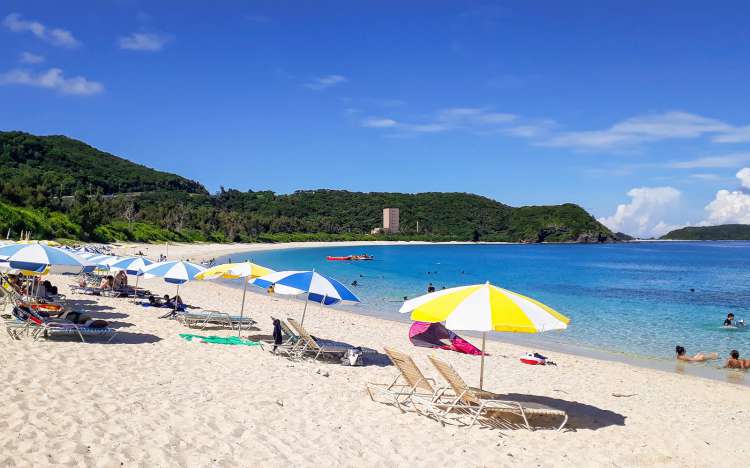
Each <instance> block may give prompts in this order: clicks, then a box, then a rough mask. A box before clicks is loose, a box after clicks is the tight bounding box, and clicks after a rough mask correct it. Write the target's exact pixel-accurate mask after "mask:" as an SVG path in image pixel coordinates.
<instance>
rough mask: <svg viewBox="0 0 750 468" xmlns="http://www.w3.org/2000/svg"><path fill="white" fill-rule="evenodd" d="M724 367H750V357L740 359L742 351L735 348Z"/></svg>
mask: <svg viewBox="0 0 750 468" xmlns="http://www.w3.org/2000/svg"><path fill="white" fill-rule="evenodd" d="M724 367H725V368H727V369H750V359H740V352H739V351H737V350H736V349H733V350H732V352H731V353H729V359H727V362H726V364H724Z"/></svg>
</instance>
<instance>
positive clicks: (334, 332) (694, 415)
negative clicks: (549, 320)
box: [0, 245, 750, 467]
mask: <svg viewBox="0 0 750 468" xmlns="http://www.w3.org/2000/svg"><path fill="white" fill-rule="evenodd" d="M245 247H246V246H233V247H226V246H224V247H222V246H218V248H217V246H211V245H204V246H198V247H196V246H191V247H187V248H183V251H182V253H184V254H186V255H190V256H191V257H196V256H197V257H200V256H201V255H203V254H207V253H215V252H217V251H221V252H231V251H238V250H237V249H240V250H245ZM212 249H213V250H212ZM232 249H234V250H232ZM173 251H174V252H176V251H175V250H174V247H173V246H171V247H170V252H173ZM49 279H50V281H51V282H52V283H53V284H55V285H56V286H58V287H59V288H60V292H61V293H62V294H65V295H66V296H67V298H66V305H67V306H68V307H69V308H71V309H73V310H79V311H82V312H84V313H85V314H86V315H89V316H91V317H92V318H96V319H100V320H105V321H107V322H108V324H109V325H110V326H111V327H112V328H114V329H116V330H117V335H115V337H114V338H113V339H112V341H111V342H109V343H102V342H101V341H98V340H94V339H89V340H87V342H86V343H81V342H80V340H78V341H76V340H74V339H55V340H53V339H49V340H44V339H40V340H39V341H34V340H33V339H31V338H30V337H25V338H23V339H21V340H11V339H10V338H8V337H6V339H4V340H0V379H2V381H4V382H5V383H6V393H7V398H6V400H7V401H6V404H4V405H2V406H0V424H2V426H1V427H0V435H1V436H3V440H5V441H6V442H5V444H4V445H3V450H0V466H5V465H9V466H14V465H18V466H59V465H65V466H187V467H193V466H245V465H248V464H252V465H258V466H271V467H275V466H317V465H321V464H326V465H328V464H335V465H339V466H352V464H353V463H354V462H353V461H352V460H355V461H356V464H358V465H361V466H437V465H445V464H457V463H460V464H462V465H464V466H467V467H474V466H476V467H489V466H492V467H502V466H540V467H552V466H560V467H568V466H571V467H578V466H582V465H586V466H675V467H683V466H694V467H711V466H716V463H717V456H718V455H717V450H720V447H724V446H725V444H726V440H727V439H726V437H727V434H731V437H733V438H736V439H737V440H746V439H747V438H749V437H750V409H748V408H747V402H748V401H749V400H750V388H748V387H747V386H744V385H735V384H731V383H729V384H728V383H726V382H721V381H717V380H711V379H705V378H696V377H695V376H692V375H680V374H678V373H675V372H661V371H657V370H653V369H648V368H642V367H637V366H634V365H630V364H625V363H621V362H611V361H605V360H601V359H593V358H590V357H584V356H580V355H576V354H568V353H566V352H562V351H561V352H555V353H554V354H550V356H551V357H552V358H553V360H554V361H555V362H556V363H557V366H529V365H524V364H522V363H520V362H519V359H518V358H519V356H520V354H521V353H523V352H525V351H528V347H527V346H526V345H517V344H512V343H505V342H501V341H496V340H488V341H487V347H486V350H487V352H488V353H489V357H488V358H486V359H485V360H484V388H485V389H487V390H489V391H494V392H497V393H498V394H500V396H501V398H502V396H504V395H507V396H508V397H509V398H524V399H526V398H528V399H531V401H538V402H541V403H544V404H547V405H548V406H552V407H554V408H558V409H562V410H564V411H566V412H567V414H568V415H569V417H570V418H569V420H568V424H567V426H566V429H564V430H563V431H560V432H556V431H554V430H544V429H545V428H550V427H557V425H558V424H559V420H558V419H554V418H545V417H532V420H531V423H532V424H533V425H535V426H537V427H539V430H535V431H528V430H525V429H521V428H519V427H503V428H494V429H488V428H486V427H473V428H467V427H462V426H454V425H450V424H449V425H446V426H442V425H441V424H440V423H438V422H436V421H435V420H432V419H430V418H428V417H424V416H420V415H418V414H415V413H414V412H413V411H407V412H406V413H402V412H401V411H399V409H397V408H396V407H394V406H391V405H386V404H382V403H383V402H384V401H386V399H385V398H382V397H379V398H378V397H377V395H376V400H377V401H375V402H373V401H371V399H370V396H369V395H368V392H367V390H366V388H367V385H368V383H386V384H388V383H390V382H392V381H393V379H394V377H395V374H396V373H397V371H396V369H395V368H394V366H392V365H390V363H389V362H388V359H387V358H386V356H385V355H384V354H382V352H383V347H384V346H389V347H392V348H394V349H397V350H400V351H402V352H406V353H407V354H409V355H410V356H411V357H412V358H413V359H414V361H415V363H416V365H417V366H418V367H419V368H420V370H421V371H422V372H423V373H424V375H425V377H427V378H434V379H435V386H444V385H445V384H446V382H445V381H444V379H442V378H441V376H440V374H439V373H438V372H437V370H436V368H435V367H434V366H433V365H432V364H431V363H430V361H429V359H428V357H429V356H437V357H439V358H441V359H443V360H445V361H446V362H448V363H450V365H451V366H452V367H454V368H455V369H456V371H457V372H458V373H459V374H460V375H461V376H462V378H463V379H464V380H465V381H466V382H467V383H468V384H469V385H476V384H477V383H478V382H479V380H480V378H479V377H480V359H479V357H478V356H469V355H464V354H459V353H454V352H450V351H443V350H437V349H430V348H421V347H415V346H413V344H412V343H411V342H410V341H409V337H408V332H407V330H408V323H407V322H404V323H399V322H396V321H390V320H386V319H383V318H380V317H373V316H369V315H366V314H364V313H358V312H351V311H348V310H332V308H325V307H321V306H319V305H317V304H314V303H312V304H311V305H309V306H308V307H307V314H306V319H305V323H304V326H305V328H306V329H307V331H308V332H310V333H311V334H313V335H314V336H318V337H320V338H325V339H330V340H334V341H339V342H345V343H349V344H351V345H354V346H363V347H368V348H371V349H373V350H377V351H379V353H380V354H378V355H376V356H370V358H369V362H367V365H366V366H363V367H351V366H342V365H340V364H339V363H338V362H336V361H334V362H330V361H329V362H321V361H310V360H304V361H290V360H288V359H286V358H284V357H282V356H276V355H273V354H272V353H271V352H270V349H269V348H268V347H265V348H264V349H261V348H260V347H258V346H227V345H220V344H204V343H200V342H197V341H196V340H193V341H191V342H189V341H186V340H184V339H183V338H182V337H181V334H186V333H187V334H197V335H216V336H220V337H229V336H237V330H229V329H226V328H221V327H209V328H206V329H205V330H201V329H200V328H193V329H190V328H186V327H185V326H183V325H182V324H180V323H179V322H177V321H175V320H169V319H160V318H159V317H160V316H162V315H163V313H164V310H163V309H155V308H153V307H143V306H141V305H138V304H135V303H133V302H131V301H130V300H128V299H124V298H111V297H94V296H86V295H82V294H75V293H73V292H72V291H71V289H70V284H71V283H73V282H74V277H73V276H70V275H67V276H65V275H49ZM226 283H227V282H225V281H216V282H214V281H193V282H189V283H187V284H185V285H183V287H181V288H180V290H179V292H180V295H181V296H182V298H183V299H184V301H185V302H186V303H187V304H192V305H193V306H196V307H197V308H198V309H203V310H217V311H222V312H226V313H230V314H233V315H234V314H238V313H239V309H240V303H241V301H242V295H243V294H242V289H241V288H238V287H228V285H227V284H226ZM139 285H140V286H141V287H143V288H147V289H149V290H151V291H153V293H154V294H156V295H163V294H170V295H172V294H174V293H175V290H176V285H174V284H169V283H166V282H164V281H163V280H162V279H160V278H149V279H141V281H140V283H139ZM247 298H248V301H247V302H246V307H245V314H246V316H250V317H253V318H254V319H255V320H256V321H257V324H256V326H255V327H254V328H252V329H248V330H245V331H243V336H248V337H250V338H251V339H254V340H260V339H263V337H265V338H266V339H267V338H268V337H269V335H270V333H271V329H272V324H271V317H272V316H273V317H277V318H281V319H286V318H288V317H293V318H297V319H299V317H300V316H301V314H302V307H303V304H302V302H301V301H299V300H295V299H290V298H286V297H282V296H273V295H271V296H269V295H267V294H262V293H257V294H251V295H248V297H247ZM6 313H7V312H6ZM468 339H469V340H472V341H473V342H476V341H475V340H473V338H468ZM535 348H536V345H535ZM542 348H544V349H551V348H550V347H548V346H539V350H540V351H542ZM675 428H679V434H678V435H676V436H672V437H669V436H665V434H675ZM39 447H42V449H41V451H40V449H39ZM720 456H721V464H722V466H727V467H735V466H736V467H744V466H746V465H747V460H748V457H750V448H747V447H746V446H744V445H743V444H739V445H737V446H736V447H733V448H732V450H722V451H721V454H720Z"/></svg>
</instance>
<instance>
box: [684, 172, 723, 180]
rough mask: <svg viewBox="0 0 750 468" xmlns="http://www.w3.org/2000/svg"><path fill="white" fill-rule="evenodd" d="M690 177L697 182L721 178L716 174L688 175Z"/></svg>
mask: <svg viewBox="0 0 750 468" xmlns="http://www.w3.org/2000/svg"><path fill="white" fill-rule="evenodd" d="M690 177H691V178H693V179H699V180H721V176H720V175H718V174H706V173H696V174H690Z"/></svg>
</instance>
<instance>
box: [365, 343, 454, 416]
mask: <svg viewBox="0 0 750 468" xmlns="http://www.w3.org/2000/svg"><path fill="white" fill-rule="evenodd" d="M384 349H385V354H387V355H388V358H389V359H390V360H391V362H392V363H393V365H394V366H396V369H398V374H397V375H396V378H395V379H393V382H391V383H390V384H378V383H368V384H367V393H369V394H370V399H371V400H372V401H377V400H376V399H375V396H374V393H380V394H382V395H384V396H385V397H387V398H388V400H389V401H388V403H391V404H393V405H394V406H396V407H397V408H398V409H399V410H401V412H402V413H405V412H406V410H405V408H406V407H407V405H411V406H412V408H414V410H416V411H417V412H418V413H420V414H421V413H422V412H423V411H426V412H427V413H429V414H430V415H432V416H437V415H438V414H439V413H440V412H441V411H440V408H439V407H438V406H436V405H437V403H438V402H439V401H440V399H441V397H442V396H443V394H444V393H445V390H446V388H438V387H436V386H435V380H434V379H431V378H429V377H425V376H424V374H423V373H422V371H421V370H420V369H419V367H418V366H417V364H416V363H415V362H414V360H413V359H412V358H411V356H409V355H408V354H405V353H402V352H400V351H396V350H395V349H392V348H388V347H385V348H384ZM400 381H401V382H400Z"/></svg>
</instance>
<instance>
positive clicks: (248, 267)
mask: <svg viewBox="0 0 750 468" xmlns="http://www.w3.org/2000/svg"><path fill="white" fill-rule="evenodd" d="M271 273H274V271H273V270H271V269H270V268H266V267H264V266H261V265H258V264H256V263H252V262H241V263H224V264H222V265H217V266H215V267H212V268H209V269H208V270H206V271H203V272H201V273H198V274H197V275H195V279H197V280H212V279H217V278H224V279H240V278H242V306H241V308H240V326H239V327H238V328H237V335H238V336H239V335H240V334H241V333H242V319H243V318H244V317H245V295H246V294H247V283H249V282H250V280H252V279H255V278H259V277H261V276H264V275H268V274H271Z"/></svg>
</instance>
